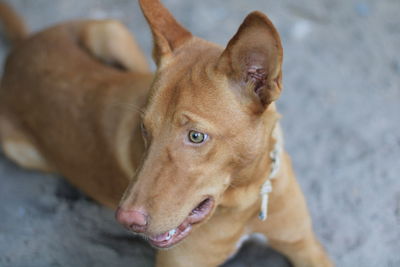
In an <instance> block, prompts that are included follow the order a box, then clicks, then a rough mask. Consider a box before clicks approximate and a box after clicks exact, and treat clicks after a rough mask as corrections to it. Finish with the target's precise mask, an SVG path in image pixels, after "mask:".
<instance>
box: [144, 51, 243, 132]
mask: <svg viewBox="0 0 400 267" xmlns="http://www.w3.org/2000/svg"><path fill="white" fill-rule="evenodd" d="M219 55H220V51H219V50H215V49H214V50H211V52H210V51H209V50H207V49H205V50H203V51H201V50H196V51H188V52H187V53H181V54H180V55H178V56H177V57H176V58H175V59H174V60H172V61H171V62H169V64H168V65H167V66H166V67H164V68H161V69H160V70H159V71H158V73H157V77H156V79H155V82H154V83H153V87H152V92H151V96H150V101H149V104H148V106H147V107H146V110H145V115H144V118H145V121H146V120H148V121H152V122H155V124H158V125H160V124H161V121H164V120H165V119H166V117H168V118H170V119H174V118H175V117H176V116H179V114H181V113H184V111H189V112H190V113H192V114H197V115H198V116H199V117H203V118H207V119H209V120H215V121H216V123H218V120H220V119H221V114H226V113H230V114H233V113H235V112H238V110H239V107H238V106H237V101H234V99H235V97H234V94H233V93H232V92H231V91H230V90H229V88H228V87H229V85H228V82H227V79H226V77H223V76H221V75H220V74H218V73H217V72H216V71H215V65H216V63H217V61H218V58H219Z"/></svg>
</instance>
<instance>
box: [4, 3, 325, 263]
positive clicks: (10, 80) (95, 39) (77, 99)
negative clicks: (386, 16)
mask: <svg viewBox="0 0 400 267" xmlns="http://www.w3.org/2000/svg"><path fill="white" fill-rule="evenodd" d="M141 7H142V10H143V12H144V14H145V16H146V19H147V21H148V22H149V25H150V26H151V30H152V33H153V37H154V41H155V45H154V52H153V57H154V59H155V61H156V63H157V65H158V70H157V72H156V75H155V76H153V74H151V73H150V72H148V65H147V63H146V62H145V61H144V58H143V56H142V54H141V52H140V50H139V48H138V47H137V45H136V44H135V42H134V39H133V37H132V36H131V35H130V34H129V33H128V31H127V29H126V28H125V27H124V26H123V25H121V24H120V23H118V22H115V21H109V20H107V21H83V22H72V23H67V24H62V25H59V26H55V27H53V28H50V29H48V30H45V31H43V32H41V33H39V34H37V35H34V36H32V37H30V38H28V39H26V40H25V41H24V42H21V43H20V45H18V47H15V49H14V50H13V51H12V52H11V54H10V55H9V57H8V59H7V62H6V67H5V73H4V77H3V81H2V84H1V91H0V116H1V124H0V136H1V144H2V146H3V149H4V150H5V152H6V154H7V156H9V157H10V158H11V159H13V160H14V161H16V162H17V163H18V164H20V165H22V166H25V167H29V168H36V169H41V170H53V171H56V172H58V173H60V174H62V175H64V176H65V177H66V179H68V180H69V181H70V182H71V183H72V184H74V185H76V186H77V187H79V188H80V189H81V190H83V191H84V192H86V193H87V194H88V195H89V196H91V197H93V198H94V199H96V200H97V201H99V202H100V203H103V204H105V205H108V206H110V207H116V206H117V205H118V203H119V202H120V204H119V205H120V206H121V207H123V208H125V209H137V210H141V209H145V210H146V211H147V212H148V214H149V216H150V217H151V220H150V224H149V225H148V229H147V230H146V234H147V235H155V234H160V233H163V232H165V231H168V230H170V229H173V228H175V227H177V226H178V225H179V224H180V223H181V222H182V221H183V220H184V219H185V218H186V216H188V214H189V213H190V211H191V210H192V209H193V208H194V207H196V205H197V204H198V203H199V202H200V201H201V200H202V199H204V197H205V196H208V197H211V198H213V200H214V203H215V204H214V207H213V210H212V212H211V213H210V214H209V215H208V217H207V219H206V220H204V221H202V222H201V223H199V224H197V225H194V226H193V227H194V229H193V231H192V232H191V234H190V235H189V236H188V237H187V238H186V240H184V241H182V242H181V243H179V244H178V245H176V246H175V247H174V248H172V249H169V250H162V251H160V252H158V254H157V259H156V262H157V263H156V265H157V266H158V267H179V266H189V265H190V266H199V267H207V266H210V267H212V266H217V265H220V264H222V263H223V262H224V261H225V260H226V259H227V258H228V257H229V256H230V255H231V254H232V253H234V252H235V251H236V249H237V248H236V244H237V242H238V241H239V240H240V238H241V236H242V235H243V234H248V233H251V232H260V233H262V234H264V235H266V236H267V237H268V239H269V241H270V243H269V244H270V245H271V246H272V247H274V248H276V249H277V250H279V251H281V252H282V253H284V254H285V255H287V256H288V257H289V259H290V260H291V261H292V262H293V264H294V265H295V266H297V267H328V266H332V263H331V262H330V260H329V259H328V257H327V255H326V254H325V252H324V250H323V249H322V247H321V246H320V244H319V243H318V241H316V239H315V236H314V234H313V231H312V227H311V221H310V217H309V214H308V211H307V208H306V204H305V201H304V197H303V195H302V193H301V190H300V188H299V186H298V184H297V182H296V180H295V178H294V174H293V172H292V170H291V164H290V160H289V157H288V155H287V154H286V153H284V156H283V158H282V161H283V163H282V166H281V170H280V172H279V175H278V177H277V178H276V179H274V180H273V181H272V183H273V192H272V193H271V195H270V205H269V216H268V219H267V221H266V222H261V221H259V220H258V218H257V214H258V212H259V208H260V196H259V190H260V187H261V185H262V184H263V182H264V181H265V179H267V177H268V173H269V171H270V169H271V160H270V158H269V152H270V151H271V149H272V148H273V145H274V142H275V141H276V140H274V138H273V137H272V130H273V128H274V127H275V125H276V123H277V121H278V119H279V114H278V113H277V111H276V108H275V105H274V102H273V101H275V100H276V99H277V98H278V96H279V94H280V91H281V89H282V82H281V81H282V72H281V65H282V47H281V42H280V39H279V35H278V33H277V32H276V30H275V28H274V26H273V25H272V23H271V22H270V21H269V19H268V18H266V17H265V15H263V14H262V13H259V12H253V13H251V14H250V15H249V16H248V17H247V18H246V20H245V21H244V23H243V24H242V26H241V27H240V29H239V31H238V33H237V34H236V35H235V36H234V37H233V38H232V40H231V41H230V42H229V44H228V46H227V48H226V49H225V50H224V49H222V48H221V47H219V46H217V45H214V44H212V43H209V42H207V41H204V40H202V39H200V38H197V37H195V36H192V34H191V33H190V32H188V31H187V30H186V29H184V28H183V27H182V26H181V25H180V24H179V23H178V22H177V21H176V20H175V19H174V18H173V17H172V15H171V14H170V13H169V12H168V10H166V9H165V7H163V6H162V5H161V3H160V2H159V1H157V0H154V1H151V0H142V1H141ZM66 55H67V56H66ZM104 62H106V63H112V64H117V65H119V66H122V67H123V68H124V69H126V70H128V71H125V70H121V69H116V68H114V67H112V66H109V65H107V64H104ZM141 121H143V125H144V127H145V129H146V133H145V134H144V139H145V142H143V137H142V133H141V131H140V123H141ZM193 129H195V130H197V131H201V132H205V133H207V134H209V136H210V138H209V140H208V141H207V142H205V143H204V144H203V145H201V146H193V145H192V144H190V143H188V141H187V133H188V131H190V130H193ZM142 157H143V160H142ZM124 191H125V193H124V195H123V197H122V200H121V201H120V198H121V196H122V194H123V192H124Z"/></svg>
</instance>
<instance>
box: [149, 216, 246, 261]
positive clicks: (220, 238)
mask: <svg viewBox="0 0 400 267" xmlns="http://www.w3.org/2000/svg"><path fill="white" fill-rule="evenodd" d="M245 216H246V215H245ZM243 233H244V223H243V218H240V216H239V215H238V214H237V213H236V214H230V213H228V214H227V213H225V214H217V213H216V214H214V216H213V217H212V218H211V219H210V220H209V221H208V222H206V223H205V224H203V225H201V226H200V227H199V228H197V229H194V231H193V232H192V234H191V235H190V236H189V237H188V238H187V239H186V240H184V241H183V242H182V243H181V244H178V245H177V246H176V247H174V248H172V249H169V250H161V251H159V252H158V253H157V257H156V266H157V267H187V266H190V267H216V266H219V265H221V264H222V263H224V262H225V261H226V260H227V259H228V258H229V257H230V256H231V255H232V254H234V253H235V252H236V250H237V243H238V241H239V239H240V237H241V236H242V235H243Z"/></svg>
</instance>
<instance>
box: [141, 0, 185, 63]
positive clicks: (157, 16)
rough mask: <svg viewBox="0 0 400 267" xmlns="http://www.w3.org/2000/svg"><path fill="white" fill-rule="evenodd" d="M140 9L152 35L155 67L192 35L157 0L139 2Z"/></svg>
mask: <svg viewBox="0 0 400 267" xmlns="http://www.w3.org/2000/svg"><path fill="white" fill-rule="evenodd" d="M139 2H140V7H141V9H142V11H143V14H144V16H145V18H146V20H147V22H148V23H149V25H150V28H151V31H152V33H153V41H154V47H153V59H154V61H155V63H156V64H157V66H160V65H161V62H162V60H163V59H165V58H167V57H169V56H171V55H172V53H173V52H174V50H176V49H177V48H178V47H180V46H181V45H182V44H183V43H185V42H186V41H188V40H189V39H190V38H191V37H192V34H191V33H190V32H189V31H188V30H186V29H185V28H184V27H183V26H182V25H180V24H179V23H178V22H177V21H176V20H175V18H174V17H173V16H172V14H171V13H170V12H169V11H168V10H167V9H166V8H165V6H164V5H163V4H162V3H161V2H160V1H159V0H140V1H139Z"/></svg>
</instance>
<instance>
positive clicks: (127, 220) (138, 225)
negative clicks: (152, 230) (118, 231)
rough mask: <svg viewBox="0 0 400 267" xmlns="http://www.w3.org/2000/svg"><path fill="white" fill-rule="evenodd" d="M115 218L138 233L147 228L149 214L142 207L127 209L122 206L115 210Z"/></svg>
mask: <svg viewBox="0 0 400 267" xmlns="http://www.w3.org/2000/svg"><path fill="white" fill-rule="evenodd" d="M115 218H116V219H117V221H118V222H119V223H120V224H122V225H123V226H125V228H127V229H128V230H132V231H134V232H137V233H143V232H145V231H146V229H147V223H148V219H147V218H148V215H147V214H146V212H145V211H143V210H141V209H140V210H133V209H129V210H125V209H123V208H121V207H118V209H117V211H116V212H115Z"/></svg>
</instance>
